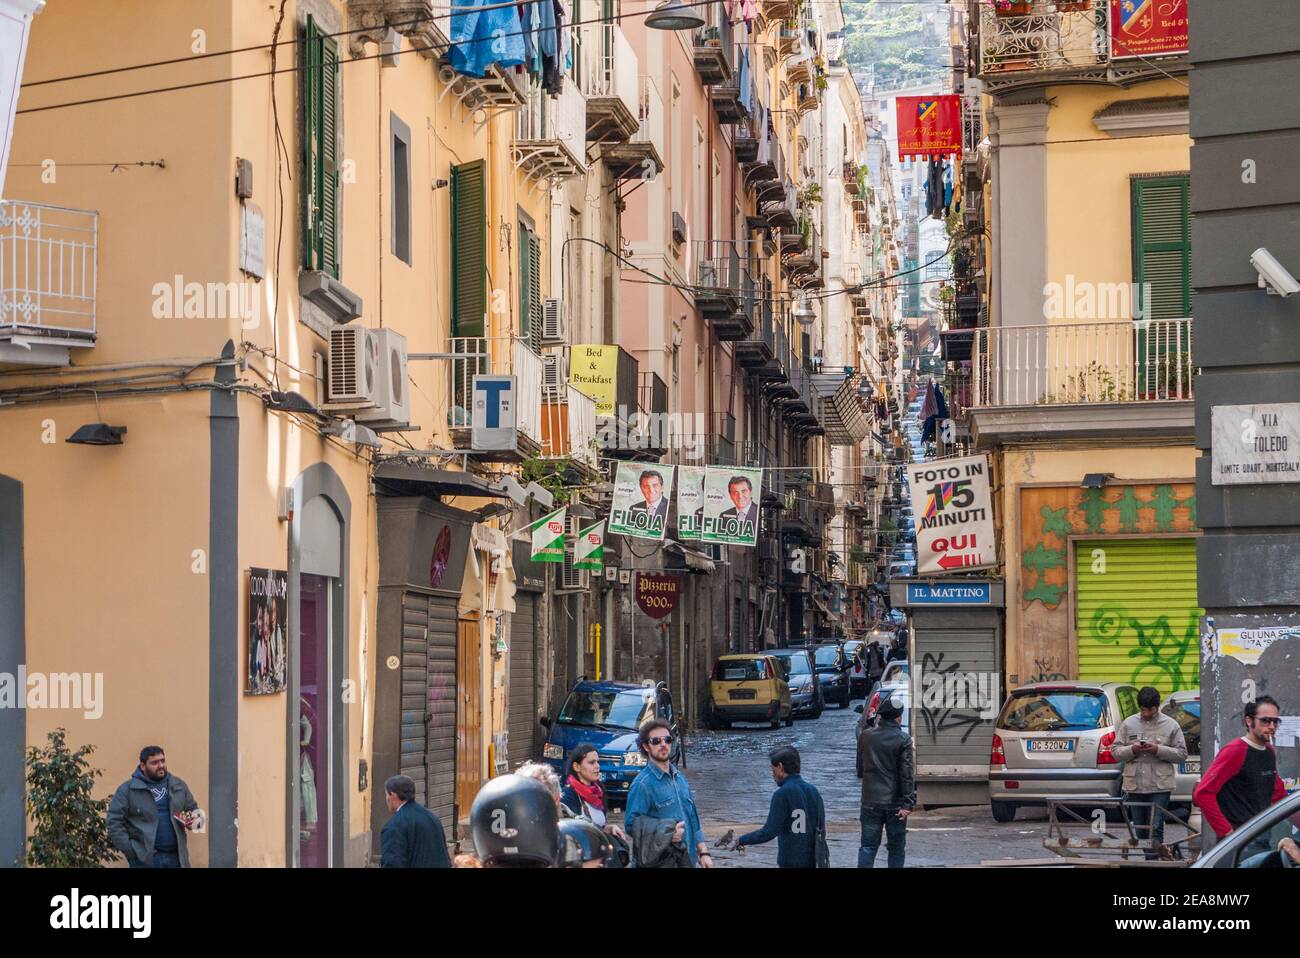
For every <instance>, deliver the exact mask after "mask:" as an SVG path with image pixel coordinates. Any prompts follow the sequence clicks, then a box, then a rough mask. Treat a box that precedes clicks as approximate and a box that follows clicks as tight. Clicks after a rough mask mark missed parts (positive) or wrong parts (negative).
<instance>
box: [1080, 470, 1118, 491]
mask: <svg viewBox="0 0 1300 958" xmlns="http://www.w3.org/2000/svg"><path fill="white" fill-rule="evenodd" d="M1114 478H1115V474H1114V473H1110V472H1090V473H1088V474H1087V475H1086V476H1084V477H1083V482H1082V483H1080V485H1082V486H1083V488H1085V489H1100V488H1102V487H1103V486H1105V485H1106V483H1108V482H1110V481H1111V480H1112V479H1114Z"/></svg>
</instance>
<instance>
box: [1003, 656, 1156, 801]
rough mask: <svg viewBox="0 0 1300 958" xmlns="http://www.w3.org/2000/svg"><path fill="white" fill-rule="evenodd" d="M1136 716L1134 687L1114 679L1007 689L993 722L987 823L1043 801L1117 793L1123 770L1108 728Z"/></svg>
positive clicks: (1111, 732) (1115, 727) (1050, 683)
mask: <svg viewBox="0 0 1300 958" xmlns="http://www.w3.org/2000/svg"><path fill="white" fill-rule="evenodd" d="M1137 711H1138V704H1137V689H1135V688H1134V687H1133V686H1131V685H1124V684H1121V683H1119V682H1097V683H1094V682H1037V683H1033V684H1031V685H1024V686H1021V687H1020V688H1017V689H1014V690H1012V692H1011V694H1010V695H1008V696H1007V700H1006V701H1005V702H1004V703H1003V705H1002V711H1001V712H1000V713H999V715H998V718H997V721H996V722H995V723H994V729H993V743H992V747H991V749H990V754H989V804H990V806H991V809H992V812H993V819H994V821H998V822H1009V821H1011V820H1012V819H1013V818H1015V816H1016V809H1017V808H1020V807H1021V806H1025V805H1045V804H1046V799H1047V797H1048V796H1061V795H1068V796H1074V795H1077V796H1079V797H1080V798H1085V797H1088V796H1111V797H1114V796H1117V795H1119V793H1120V787H1121V777H1120V772H1121V769H1122V768H1123V766H1122V765H1121V763H1119V762H1117V761H1116V760H1115V756H1114V755H1112V754H1111V746H1112V745H1113V744H1114V742H1115V730H1116V729H1117V728H1118V727H1119V724H1120V723H1121V722H1123V721H1124V719H1126V718H1128V717H1129V716H1130V715H1132V714H1134V713H1135V712H1137Z"/></svg>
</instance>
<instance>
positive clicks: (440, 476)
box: [374, 458, 508, 499]
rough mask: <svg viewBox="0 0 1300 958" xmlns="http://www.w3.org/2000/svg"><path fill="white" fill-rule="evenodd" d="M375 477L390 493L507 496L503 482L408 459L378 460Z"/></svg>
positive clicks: (404, 494)
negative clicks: (432, 466)
mask: <svg viewBox="0 0 1300 958" xmlns="http://www.w3.org/2000/svg"><path fill="white" fill-rule="evenodd" d="M374 478H375V483H376V485H378V486H380V487H382V489H383V491H385V492H387V493H389V494H390V495H399V496H478V497H486V498H489V499H505V498H508V493H506V491H505V489H503V488H502V487H501V486H500V485H498V484H497V483H492V482H488V481H487V480H486V479H482V478H480V477H479V476H476V475H474V474H473V473H470V472H460V471H457V470H454V469H432V468H430V467H428V466H426V465H424V464H422V463H419V462H414V461H412V460H410V459H405V458H393V459H386V460H384V461H383V462H379V463H376V464H375V471H374Z"/></svg>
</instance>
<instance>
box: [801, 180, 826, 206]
mask: <svg viewBox="0 0 1300 958" xmlns="http://www.w3.org/2000/svg"><path fill="white" fill-rule="evenodd" d="M821 201H822V186H821V184H820V183H809V184H808V185H807V186H805V187H803V188H802V189H800V190H799V202H800V203H801V204H803V203H820V202H821Z"/></svg>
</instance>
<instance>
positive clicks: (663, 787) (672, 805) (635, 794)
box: [623, 718, 713, 868]
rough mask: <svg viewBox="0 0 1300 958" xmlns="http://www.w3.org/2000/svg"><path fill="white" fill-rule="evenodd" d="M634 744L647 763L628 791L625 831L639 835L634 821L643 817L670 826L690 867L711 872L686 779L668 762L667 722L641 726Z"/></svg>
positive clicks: (650, 721)
mask: <svg viewBox="0 0 1300 958" xmlns="http://www.w3.org/2000/svg"><path fill="white" fill-rule="evenodd" d="M637 744H638V745H639V746H640V747H641V751H642V752H644V753H645V756H646V760H647V761H646V767H645V768H643V769H642V770H641V771H640V772H638V773H637V776H636V778H635V779H633V781H632V787H631V788H630V789H629V790H628V793H627V812H626V814H625V815H624V816H623V828H624V830H625V831H626V832H627V833H628V834H629V835H635V834H636V833H637V831H639V829H637V826H636V820H637V819H638V818H642V817H644V818H648V819H659V820H663V821H670V822H673V823H675V825H674V831H673V843H674V844H677V845H680V846H684V847H685V849H686V851H687V853H688V854H689V856H690V862H691V866H692V867H696V866H698V867H700V868H712V867H713V858H712V857H711V856H710V855H709V851H708V846H707V845H706V844H705V842H704V831H703V829H702V828H700V813H699V812H698V811H696V808H695V799H694V798H693V797H692V795H691V786H690V784H689V783H688V782H687V781H686V776H685V775H683V774H682V773H681V772H679V771H678V770H677V769H676V767H675V766H674V765H673V764H672V762H670V761H669V760H668V756H669V754H670V753H671V752H672V745H673V735H672V729H671V727H670V726H669V724H668V722H667V721H665V720H664V719H661V718H652V719H647V720H646V721H644V722H642V723H641V727H640V729H638V730H637Z"/></svg>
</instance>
